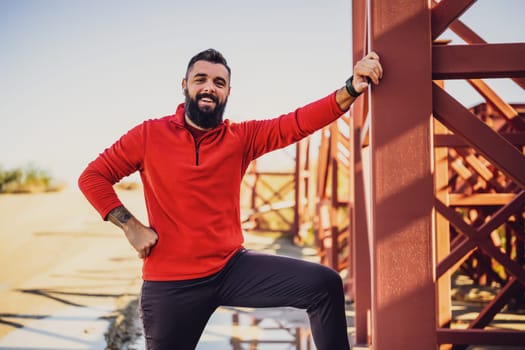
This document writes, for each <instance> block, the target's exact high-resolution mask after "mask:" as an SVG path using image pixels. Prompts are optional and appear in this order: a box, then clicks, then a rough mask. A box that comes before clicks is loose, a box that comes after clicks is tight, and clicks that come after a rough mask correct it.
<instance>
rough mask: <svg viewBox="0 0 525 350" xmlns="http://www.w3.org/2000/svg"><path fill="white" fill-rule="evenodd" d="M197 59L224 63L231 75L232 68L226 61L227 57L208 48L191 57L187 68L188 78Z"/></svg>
mask: <svg viewBox="0 0 525 350" xmlns="http://www.w3.org/2000/svg"><path fill="white" fill-rule="evenodd" d="M197 61H208V62H211V63H218V64H222V65H223V66H224V67H226V69H227V70H228V75H231V69H230V67H229V66H228V63H227V62H226V58H224V56H223V55H222V54H221V53H220V52H219V51H217V50H215V49H207V50H204V51H201V52H199V53H198V54H196V55H195V56H193V57H192V58H191V59H190V62H189V63H188V68H187V69H186V78H188V72H189V71H190V69H191V67H193V65H194V64H195V62H197Z"/></svg>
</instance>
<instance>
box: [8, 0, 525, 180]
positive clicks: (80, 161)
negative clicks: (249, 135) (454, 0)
mask: <svg viewBox="0 0 525 350" xmlns="http://www.w3.org/2000/svg"><path fill="white" fill-rule="evenodd" d="M524 14H525V0H499V1H494V0H478V1H477V2H476V3H475V4H474V5H473V6H472V7H471V9H469V10H468V11H467V12H466V13H465V14H464V15H463V16H462V18H461V19H462V20H463V21H464V22H465V23H466V24H467V25H468V26H470V27H471V28H472V29H473V30H474V31H475V32H476V33H478V34H479V35H480V36H481V37H483V38H484V39H485V40H486V41H487V42H489V43H496V42H525V30H523V18H524V17H523V15H524ZM442 38H450V39H452V40H453V44H454V43H457V44H461V43H462V42H461V41H460V40H458V39H457V38H455V37H454V36H453V35H452V34H450V33H449V32H447V33H445V34H444V35H443V36H442ZM351 44H352V43H351V1H350V0H330V1H326V0H279V1H277V0H265V1H247V0H226V1H210V0H201V1H176V0H171V1H168V0H166V1H159V0H153V1H145V0H144V1H130V0H119V1H116V0H89V1H88V0H84V1H81V0H0V123H1V124H0V125H1V126H0V167H2V168H3V169H6V168H7V169H9V168H13V167H18V166H25V165H27V164H29V163H32V164H35V165H36V166H38V167H40V168H42V169H44V170H46V171H48V172H49V173H50V174H51V175H52V176H53V177H54V178H56V179H59V180H64V181H66V182H68V183H69V185H70V187H71V188H73V189H76V179H77V177H78V175H79V174H80V172H81V171H82V170H83V169H84V167H85V166H86V165H87V163H88V162H89V161H91V160H92V159H94V158H95V157H96V156H97V154H98V153H100V152H101V151H102V150H104V148H106V147H108V146H110V145H111V144H112V143H113V142H114V141H115V140H116V139H117V138H118V137H120V136H121V135H122V134H123V133H125V132H126V131H127V130H128V129H130V128H131V127H133V126H135V125H136V124H138V123H140V122H141V121H143V120H144V119H149V118H158V117H162V116H165V115H168V114H172V113H174V111H175V108H176V106H177V105H178V104H179V103H180V102H182V101H183V96H182V89H181V85H180V84H181V80H182V77H183V76H184V73H185V69H186V65H187V62H188V60H189V59H190V57H191V56H193V55H194V54H195V53H197V52H198V51H201V50H203V49H207V48H210V47H212V48H215V49H218V50H219V51H221V52H222V53H223V54H224V55H225V56H226V58H227V60H228V62H229V65H230V67H231V68H232V82H231V85H232V92H231V96H230V99H229V102H228V107H227V108H226V114H225V117H227V118H229V119H232V120H234V121H240V120H245V119H251V118H268V117H274V116H277V115H280V114H282V113H285V112H289V111H291V110H294V109H295V108H297V107H299V106H301V105H303V104H305V103H308V102H310V101H312V100H314V99H317V98H320V97H323V96H325V95H327V94H329V93H331V92H332V91H334V90H335V89H337V88H339V87H341V86H342V85H343V83H344V81H345V80H346V78H347V77H348V76H349V75H350V74H351V71H352V57H351V56H352V49H351V47H352V45H351ZM488 83H489V84H490V85H491V86H493V87H494V89H495V90H496V92H498V93H499V94H500V95H501V96H502V97H503V98H505V99H506V100H507V101H509V102H521V103H525V92H524V91H523V90H522V89H521V88H519V87H517V85H515V84H513V83H511V82H510V81H509V80H507V79H498V80H490V81H488ZM451 90H454V91H457V92H455V93H456V94H457V96H456V98H458V99H459V100H460V101H461V102H463V103H464V104H465V105H466V106H472V105H475V104H477V103H480V102H483V101H482V99H481V97H480V96H479V95H477V93H475V92H474V91H473V90H472V89H470V88H469V87H468V86H466V85H462V84H461V83H457V84H456V83H453V84H452V85H451Z"/></svg>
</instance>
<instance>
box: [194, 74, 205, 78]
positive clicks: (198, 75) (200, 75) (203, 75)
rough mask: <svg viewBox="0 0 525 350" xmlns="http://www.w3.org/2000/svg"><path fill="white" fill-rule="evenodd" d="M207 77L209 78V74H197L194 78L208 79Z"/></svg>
mask: <svg viewBox="0 0 525 350" xmlns="http://www.w3.org/2000/svg"><path fill="white" fill-rule="evenodd" d="M207 76H208V74H206V73H197V74H195V75H194V76H193V77H194V78H202V77H207Z"/></svg>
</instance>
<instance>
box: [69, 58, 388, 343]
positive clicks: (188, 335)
mask: <svg viewBox="0 0 525 350" xmlns="http://www.w3.org/2000/svg"><path fill="white" fill-rule="evenodd" d="M382 74H383V72H382V67H381V64H380V63H379V57H378V55H377V54H375V53H373V52H372V53H370V54H368V55H367V56H366V57H364V58H363V59H362V60H360V61H359V62H357V63H356V65H355V66H354V74H353V76H352V77H351V78H349V79H348V80H347V81H346V84H345V86H343V87H341V88H340V89H338V90H336V91H334V92H332V93H330V94H329V95H327V96H326V97H323V98H321V99H319V100H317V101H315V102H312V103H310V104H308V105H306V106H304V107H301V108H298V109H296V110H295V111H294V112H291V113H288V114H283V115H281V116H279V117H277V118H273V119H267V120H251V121H246V122H242V123H234V122H231V121H230V120H223V113H224V109H225V107H226V103H227V100H228V96H229V94H230V75H231V70H230V67H229V66H228V64H227V62H226V59H225V58H224V57H223V56H222V54H221V53H219V52H218V51H216V50H213V49H209V50H205V51H203V52H200V53H198V54H197V55H195V56H194V57H193V58H191V60H190V62H189V64H188V68H187V71H186V76H185V77H184V78H183V80H182V88H183V91H184V96H185V102H184V103H182V104H180V105H179V106H178V107H177V110H176V113H175V114H173V115H169V116H166V117H163V118H159V119H152V120H147V121H144V122H143V123H141V124H140V125H137V126H136V127H134V128H133V129H131V130H130V131H128V132H127V133H126V134H125V135H123V136H122V137H121V138H120V139H119V140H118V141H117V142H115V143H114V144H113V145H112V146H111V147H109V148H108V149H106V150H105V151H104V152H103V153H101V154H100V155H99V156H98V157H97V158H96V159H95V160H94V161H92V162H91V163H90V164H89V165H88V166H87V168H86V169H85V170H84V172H83V173H82V174H81V175H80V178H79V181H78V183H79V187H80V189H81V190H82V192H83V193H84V195H85V196H86V198H87V199H88V200H89V202H90V203H91V204H92V205H93V206H94V208H95V209H96V210H97V211H98V212H99V214H100V215H101V217H102V218H103V219H104V220H108V221H111V222H112V223H113V224H115V225H117V226H119V227H120V228H122V230H123V231H124V234H125V236H126V238H127V239H128V240H129V242H130V244H131V246H132V247H133V248H134V249H135V250H136V251H137V253H138V256H139V257H140V258H141V259H143V268H142V277H143V280H144V282H143V285H142V290H141V300H140V308H141V316H142V321H143V325H144V332H145V338H146V345H147V348H148V349H155V350H158V349H169V350H172V349H177V350H186V349H194V348H195V347H196V346H197V344H198V341H199V338H200V336H201V334H202V332H203V330H204V328H205V326H206V323H207V322H208V319H209V318H210V316H211V315H212V313H213V312H214V311H215V310H216V309H217V308H218V307H219V306H239V307H278V306H291V307H296V308H301V309H305V310H306V312H307V313H308V317H309V320H310V327H311V331H312V335H313V339H314V342H315V344H316V347H317V349H318V350H347V349H349V348H350V346H349V342H348V335H347V325H346V317H345V306H344V292H343V284H342V280H341V278H340V276H339V274H338V273H337V272H336V271H334V270H332V269H330V268H328V267H325V266H322V265H320V264H316V263H311V262H306V261H303V260H300V259H293V258H289V257H283V256H278V255H269V254H261V253H257V252H254V251H250V250H247V249H245V248H244V247H243V233H242V230H241V222H240V208H239V207H240V186H241V181H242V177H243V175H244V173H245V172H246V170H247V168H248V165H249V164H250V162H251V161H252V160H254V159H256V158H258V157H260V156H262V155H263V154H265V153H267V152H270V151H273V150H276V149H279V148H283V147H286V146H288V145H290V144H292V143H294V142H297V141H299V140H301V139H302V138H304V137H306V136H308V135H310V134H312V133H313V132H315V131H316V130H319V129H321V128H322V127H324V126H326V125H328V124H330V123H331V122H333V121H334V120H336V119H337V118H338V117H340V116H341V115H342V114H344V113H345V112H346V111H347V110H348V109H349V108H350V105H351V104H352V103H353V102H354V100H355V99H356V98H357V97H358V96H359V94H361V92H363V91H364V90H365V89H366V88H367V87H368V84H369V82H372V83H374V84H378V83H379V80H380V79H381V77H382ZM136 171H138V172H139V173H140V176H141V180H142V183H143V186H144V196H145V199H146V206H147V212H148V225H145V224H143V223H141V222H140V221H139V220H138V219H137V218H135V217H134V216H133V215H132V213H130V212H129V211H128V210H127V209H126V207H125V206H124V204H123V203H122V202H121V201H120V199H119V197H118V196H117V194H116V192H115V190H114V189H113V185H114V184H115V183H117V182H118V181H119V180H120V179H122V178H123V177H125V176H128V175H130V174H132V173H134V172H136Z"/></svg>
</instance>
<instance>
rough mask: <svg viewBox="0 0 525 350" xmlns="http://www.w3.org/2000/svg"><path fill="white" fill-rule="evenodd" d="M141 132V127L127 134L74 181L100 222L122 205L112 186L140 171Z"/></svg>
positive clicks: (141, 155)
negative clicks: (96, 213)
mask: <svg viewBox="0 0 525 350" xmlns="http://www.w3.org/2000/svg"><path fill="white" fill-rule="evenodd" d="M144 128H145V126H144V123H143V124H141V125H138V126H136V127H135V128H133V129H131V130H130V131H128V132H127V133H126V134H125V135H123V136H122V137H121V138H120V139H119V140H118V141H117V142H115V143H114V144H113V145H111V146H110V147H109V148H107V149H105V150H104V152H102V153H101V154H99V156H98V157H97V158H95V160H93V161H92V162H90V163H89V164H88V166H87V167H86V169H85V170H84V171H83V172H82V174H81V175H80V177H79V179H78V187H79V188H80V190H81V191H82V193H83V194H84V196H85V197H86V199H87V200H88V201H89V202H90V203H91V205H92V206H93V207H94V208H95V209H96V210H97V211H98V213H99V214H100V216H101V217H102V219H104V220H107V215H108V214H109V212H110V211H111V210H113V209H114V208H116V207H118V206H120V205H122V202H121V201H120V199H119V198H118V196H117V193H116V192H115V189H114V188H113V185H114V184H115V183H117V182H118V181H120V179H122V178H124V177H126V176H128V175H131V174H132V173H134V172H135V171H137V170H141V169H142V166H143V159H144Z"/></svg>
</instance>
